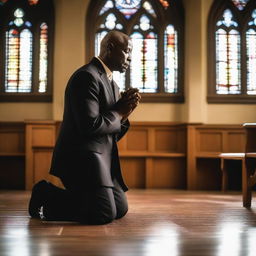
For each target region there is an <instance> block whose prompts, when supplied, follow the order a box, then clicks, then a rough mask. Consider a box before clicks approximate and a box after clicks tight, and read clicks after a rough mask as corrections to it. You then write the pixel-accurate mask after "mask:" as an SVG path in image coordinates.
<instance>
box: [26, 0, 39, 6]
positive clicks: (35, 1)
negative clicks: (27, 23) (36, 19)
mask: <svg viewBox="0 0 256 256" xmlns="http://www.w3.org/2000/svg"><path fill="white" fill-rule="evenodd" d="M38 1H39V0H28V3H29V4H30V5H36V4H37V3H38Z"/></svg>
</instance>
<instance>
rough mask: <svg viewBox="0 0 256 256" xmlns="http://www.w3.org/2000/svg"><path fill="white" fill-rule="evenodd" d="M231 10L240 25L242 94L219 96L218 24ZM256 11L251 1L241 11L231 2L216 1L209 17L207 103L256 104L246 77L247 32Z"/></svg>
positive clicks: (255, 96)
mask: <svg viewBox="0 0 256 256" xmlns="http://www.w3.org/2000/svg"><path fill="white" fill-rule="evenodd" d="M226 9H230V10H231V12H232V14H233V17H234V19H235V20H236V21H237V23H238V28H237V30H238V32H239V33H240V39H241V47H240V59H241V64H240V67H241V71H240V76H241V93H240V94H217V93H216V37H215V32H216V22H217V21H218V20H219V19H220V18H221V17H222V14H223V12H224V11H225V10H226ZM254 9H256V2H253V1H252V0H251V1H249V2H248V3H247V4H246V6H245V8H244V9H243V10H242V11H240V10H239V9H238V8H237V7H236V6H235V5H234V4H233V3H232V1H231V0H215V1H214V2H213V4H212V7H211V9H210V12H209V16H208V84H207V102H208V103H217V104H218V103H224V104H255V103H256V95H248V94H247V93H246V92H247V84H246V75H247V73H246V72H247V70H246V68H247V62H246V30H247V24H248V21H249V19H250V18H251V13H252V11H253V10H254Z"/></svg>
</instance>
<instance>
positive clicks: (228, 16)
mask: <svg viewBox="0 0 256 256" xmlns="http://www.w3.org/2000/svg"><path fill="white" fill-rule="evenodd" d="M221 25H224V26H226V27H231V26H234V27H237V26H238V24H237V22H236V21H234V20H233V15H232V12H231V11H230V10H229V9H227V10H225V11H224V14H223V20H219V21H218V22H217V26H221Z"/></svg>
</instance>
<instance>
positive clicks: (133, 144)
mask: <svg viewBox="0 0 256 256" xmlns="http://www.w3.org/2000/svg"><path fill="white" fill-rule="evenodd" d="M186 142H187V141H186V125H184V124H176V123H159V122H157V123H153V122H150V123H149V122H133V123H132V125H131V128H130V130H129V132H128V134H127V135H126V136H125V137H124V138H123V139H122V140H121V141H120V142H119V143H118V144H119V145H118V146H119V151H120V157H121V165H122V170H123V173H124V176H125V180H126V182H127V185H128V186H129V187H131V188H185V187H186V186H185V183H186V167H185V166H186Z"/></svg>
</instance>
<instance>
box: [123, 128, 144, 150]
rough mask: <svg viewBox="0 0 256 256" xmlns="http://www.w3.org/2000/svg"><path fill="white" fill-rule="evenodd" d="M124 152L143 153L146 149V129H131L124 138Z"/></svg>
mask: <svg viewBox="0 0 256 256" xmlns="http://www.w3.org/2000/svg"><path fill="white" fill-rule="evenodd" d="M126 140H127V143H126V150H135V151H143V150H147V148H148V131H147V130H146V129H138V128H137V129H133V128H131V129H130V131H129V132H128V133H127V136H126Z"/></svg>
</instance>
